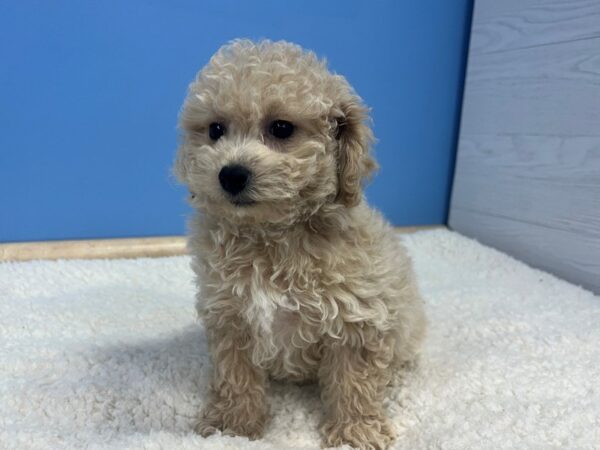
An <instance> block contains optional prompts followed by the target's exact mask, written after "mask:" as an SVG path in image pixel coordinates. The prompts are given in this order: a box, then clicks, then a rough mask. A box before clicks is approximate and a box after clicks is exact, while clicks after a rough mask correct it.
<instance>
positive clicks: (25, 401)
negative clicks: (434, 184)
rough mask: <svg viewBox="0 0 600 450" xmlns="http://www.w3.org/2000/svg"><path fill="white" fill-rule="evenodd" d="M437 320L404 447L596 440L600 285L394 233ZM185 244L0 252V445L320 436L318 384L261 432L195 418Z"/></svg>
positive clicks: (282, 445)
mask: <svg viewBox="0 0 600 450" xmlns="http://www.w3.org/2000/svg"><path fill="white" fill-rule="evenodd" d="M403 239H404V241H405V242H406V245H407V247H408V248H409V250H410V253H411V254H412V256H413V258H414V261H415V266H416V270H417V274H418V279H419V283H420V285H421V288H422V292H423V294H424V297H425V299H426V301H427V311H428V315H429V321H430V329H429V337H428V339H427V343H426V348H425V354H424V358H423V361H422V364H421V367H420V369H419V370H418V371H417V372H416V373H414V374H411V375H410V376H409V377H408V379H407V380H406V383H405V386H404V387H402V388H400V389H398V390H396V391H394V392H391V393H390V395H389V397H388V399H387V400H386V408H387V410H388V412H389V415H390V416H391V417H392V419H393V421H394V423H395V424H397V426H398V429H399V431H400V433H401V434H400V437H399V439H398V441H397V442H396V443H395V448H397V449H435V448H444V449H467V448H476V449H503V448H518V449H523V448H535V449H549V448H565V449H567V448H568V449H587V448H593V447H596V448H598V447H599V446H600V431H599V430H600V427H599V425H600V298H598V297H595V296H594V295H592V294H590V293H589V292H586V291H584V290H582V289H580V288H578V287H575V286H573V285H570V284H568V283H566V282H564V281H561V280H559V279H557V278H555V277H553V276H551V275H548V274H546V273H543V272H540V271H538V270H534V269H531V268H529V267H527V266H526V265H524V264H522V263H520V262H518V261H515V260H514V259H512V258H510V257H508V256H505V255H503V254H501V253H499V252H497V251H494V250H492V249H489V248H486V247H484V246H482V245H480V244H478V243H476V242H474V241H472V240H469V239H466V238H464V237H462V236H460V235H458V234H455V233H452V232H450V231H446V230H436V231H424V232H420V233H417V234H414V235H408V236H405V237H403ZM188 265H189V259H188V258H187V257H173V258H161V259H138V260H112V261H58V262H49V261H46V262H26V263H5V264H1V265H0V447H2V448H40V449H47V448H81V447H87V448H147V449H158V448H163V449H175V448H184V449H217V448H218V449H222V448H225V449H229V448H231V449H233V448H247V449H278V450H280V449H292V448H294V449H309V448H310V449H316V448H318V447H319V434H318V431H317V424H318V422H319V420H320V418H321V409H320V406H319V399H318V392H317V389H316V388H314V387H297V386H290V385H285V384H282V385H275V386H273V387H272V389H271V390H270V403H271V412H272V415H273V418H272V420H271V421H270V423H269V425H268V429H267V432H266V435H265V437H264V439H263V440H261V441H254V442H250V441H248V440H247V439H244V438H239V437H238V438H232V437H226V436H219V435H215V436H212V437H210V438H208V439H202V438H200V437H198V436H196V435H194V434H193V433H192V431H191V429H192V423H193V422H194V418H195V416H196V414H197V412H198V410H199V409H200V408H201V407H202V403H203V399H204V395H205V392H206V384H207V380H208V374H209V370H210V363H209V359H208V356H207V354H206V346H205V342H204V336H203V331H202V328H201V326H200V325H199V324H198V323H197V322H196V318H195V312H194V307H193V303H194V299H193V297H194V287H193V285H192V274H191V271H190V269H189V267H188Z"/></svg>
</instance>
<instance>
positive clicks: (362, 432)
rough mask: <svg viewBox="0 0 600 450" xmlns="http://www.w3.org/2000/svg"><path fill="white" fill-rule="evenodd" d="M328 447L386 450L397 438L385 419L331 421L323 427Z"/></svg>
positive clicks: (325, 442) (367, 418) (369, 418)
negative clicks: (348, 446) (347, 446)
mask: <svg viewBox="0 0 600 450" xmlns="http://www.w3.org/2000/svg"><path fill="white" fill-rule="evenodd" d="M321 432H322V433H323V443H324V444H325V446H327V447H340V446H342V445H344V444H346V445H350V446H352V447H354V448H357V449H361V450H385V449H387V448H388V447H389V445H390V443H392V441H393V440H394V439H395V438H396V433H395V432H394V429H393V427H392V425H391V424H390V423H389V421H388V420H387V419H386V418H385V417H376V416H375V417H374V416H369V417H360V418H353V419H352V420H349V421H348V420H343V421H336V420H329V421H327V422H325V424H324V425H323V426H322V427H321Z"/></svg>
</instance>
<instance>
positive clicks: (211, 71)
mask: <svg viewBox="0 0 600 450" xmlns="http://www.w3.org/2000/svg"><path fill="white" fill-rule="evenodd" d="M365 118H366V109H365V108H364V106H363V105H362V103H361V101H360V99H359V98H358V97H357V96H356V94H355V93H354V92H353V91H352V89H351V88H350V87H349V85H348V84H347V83H346V81H345V80H344V79H343V78H342V77H339V76H336V75H331V74H330V73H329V72H328V71H327V70H326V68H325V65H324V63H322V62H320V61H318V60H317V59H316V58H315V57H314V55H312V54H310V53H305V52H303V51H302V50H301V49H300V48H299V47H297V46H294V45H292V44H287V43H283V42H278V43H271V42H262V43H259V44H254V43H251V42H248V41H236V42H234V43H233V44H231V45H229V46H227V47H225V48H223V49H222V50H220V51H219V52H218V53H217V55H215V57H213V59H212V60H211V63H210V64H209V65H208V66H207V67H206V68H205V69H203V71H202V72H200V74H199V76H198V78H197V80H196V81H195V82H194V83H192V85H191V86H190V95H189V96H188V99H187V100H186V104H185V105H184V109H183V112H182V126H183V130H184V136H183V138H184V139H183V143H182V146H181V147H180V150H179V153H178V160H177V164H176V173H177V175H178V176H179V178H180V179H181V180H182V181H183V182H185V183H186V184H187V185H188V186H189V188H190V191H191V192H192V199H191V202H192V205H193V206H195V207H196V208H197V210H198V211H199V214H198V215H197V216H196V218H195V219H194V220H193V221H192V226H191V237H190V248H191V250H192V253H193V255H194V263H193V267H194V270H195V272H196V274H197V275H198V284H199V287H200V289H199V294H198V312H199V314H200V316H201V317H202V319H203V321H204V324H205V327H206V331H207V336H208V342H209V347H210V351H211V355H212V359H213V364H214V370H215V373H214V377H213V383H212V389H211V399H210V401H209V404H208V405H207V406H206V407H205V408H204V411H203V414H202V416H201V419H200V421H199V423H198V425H197V431H198V432H199V433H201V434H203V435H207V434H210V433H212V432H214V431H216V430H217V429H221V430H224V431H226V432H229V433H233V434H241V435H246V436H249V437H252V438H256V437H259V436H260V435H261V434H262V432H263V428H264V425H265V422H266V419H267V415H268V414H267V405H266V401H265V389H266V385H267V383H268V378H269V377H270V378H273V379H281V380H291V381H295V382H306V381H317V382H319V383H320V385H321V387H322V398H323V402H324V406H325V408H326V418H325V422H324V424H323V432H324V435H325V443H326V444H328V445H341V444H344V443H348V444H351V445H354V446H358V447H362V448H385V447H386V446H387V445H388V444H389V442H391V440H392V439H393V436H394V431H393V428H392V427H391V425H390V424H389V423H388V421H387V419H386V417H385V415H384V412H383V409H382V399H383V391H384V388H385V386H386V385H387V384H388V383H389V382H390V380H391V379H392V377H393V376H395V375H396V374H397V373H398V370H399V369H400V368H401V367H402V366H403V365H406V364H407V363H410V362H412V361H413V360H414V359H415V357H416V355H417V354H418V351H419V346H420V343H421V341H422V338H423V335H424V331H425V317H424V313H423V307H422V302H421V300H420V298H419V294H418V291H417V288H416V284H415V281H414V278H413V274H412V269H411V266H410V261H409V259H408V257H407V256H406V254H405V252H404V250H403V248H402V247H401V245H400V243H399V242H398V240H397V238H396V237H395V236H394V232H393V230H392V228H391V227H390V226H389V225H388V224H387V223H386V222H385V221H384V220H383V218H382V217H381V216H380V215H379V214H378V213H377V212H375V211H374V210H372V209H370V208H369V207H368V205H367V204H366V203H365V201H364V199H363V197H362V192H361V188H360V184H361V180H362V178H363V177H365V176H367V175H368V174H369V172H370V171H371V170H372V169H373V168H374V167H375V163H374V161H373V160H372V158H371V157H370V155H369V147H370V144H371V133H370V130H369V128H368V127H367V125H366V124H365V123H364V120H365Z"/></svg>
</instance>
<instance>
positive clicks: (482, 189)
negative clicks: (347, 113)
mask: <svg viewBox="0 0 600 450" xmlns="http://www.w3.org/2000/svg"><path fill="white" fill-rule="evenodd" d="M471 39H472V40H471V48H470V51H469V63H468V69H467V82H466V86H465V93H464V98H463V114H462V119H461V131H460V138H459V145H458V154H457V161H456V171H455V177H454V186H453V190H452V199H451V208H450V216H449V225H450V226H451V227H452V228H454V229H456V230H458V231H460V232H462V233H464V234H466V235H469V236H472V237H475V238H477V239H479V240H480V241H482V242H483V243H486V244H489V245H492V246H494V247H497V248H499V249H501V250H503V251H506V252H508V253H510V254H513V255H514V256H516V257H518V258H520V259H522V260H524V261H525V262H527V263H529V264H531V265H534V266H537V267H540V268H543V269H546V270H548V271H551V272H554V273H556V274H558V275H559V276H561V277H563V278H565V279H567V280H569V281H572V282H575V283H577V284H580V285H582V286H584V287H586V288H589V289H591V290H594V291H596V292H600V0H594V1H591V0H573V1H569V0H503V1H497V0H476V3H475V13H474V17H473V34H472V37H471Z"/></svg>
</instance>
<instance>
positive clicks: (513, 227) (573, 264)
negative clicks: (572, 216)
mask: <svg viewBox="0 0 600 450" xmlns="http://www.w3.org/2000/svg"><path fill="white" fill-rule="evenodd" d="M452 216H453V217H452V228H454V229H456V230H459V231H460V232H461V233H463V234H465V235H467V236H470V237H473V238H475V239H478V240H479V241H481V242H483V243H485V244H487V245H490V246H492V247H495V248H498V249H500V250H502V251H504V252H506V253H508V254H510V255H512V256H514V257H515V258H518V259H520V260H521V261H523V262H525V263H527V264H530V265H532V266H534V267H537V268H539V269H542V270H546V271H548V272H551V273H554V274H557V275H558V276H560V277H562V278H564V279H566V280H568V281H570V282H571V283H575V284H577V285H579V286H582V287H584V288H586V289H589V290H591V291H595V292H600V282H599V280H598V270H599V266H598V256H597V255H598V254H600V243H599V241H598V239H597V238H591V237H586V236H582V237H581V238H577V239H573V237H574V236H573V233H572V232H570V231H566V230H561V229H556V228H549V227H546V226H543V225H535V224H531V223H527V222H519V221H517V220H513V219H510V218H506V217H502V216H495V215H490V214H481V213H479V212H477V211H470V210H466V209H461V208H455V207H453V209H452ZM594 252H595V255H594ZM523 295H527V292H526V291H523Z"/></svg>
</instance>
